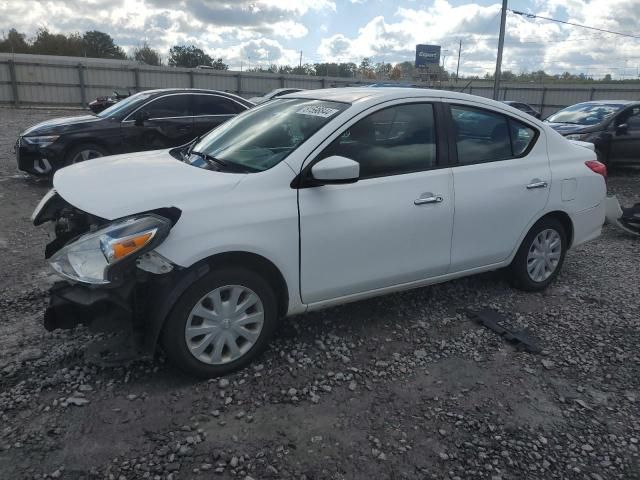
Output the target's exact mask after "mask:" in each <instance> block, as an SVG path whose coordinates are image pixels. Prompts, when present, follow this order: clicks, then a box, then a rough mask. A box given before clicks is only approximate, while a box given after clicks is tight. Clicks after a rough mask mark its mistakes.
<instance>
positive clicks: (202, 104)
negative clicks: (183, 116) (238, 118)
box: [193, 95, 246, 116]
mask: <svg viewBox="0 0 640 480" xmlns="http://www.w3.org/2000/svg"><path fill="white" fill-rule="evenodd" d="M244 110H246V108H244V107H242V106H241V105H239V104H238V103H236V102H234V101H233V100H229V99H228V98H223V97H219V96H217V95H194V96H193V111H194V113H193V114H194V115H196V116H201V115H235V114H237V113H240V112H241V111H244Z"/></svg>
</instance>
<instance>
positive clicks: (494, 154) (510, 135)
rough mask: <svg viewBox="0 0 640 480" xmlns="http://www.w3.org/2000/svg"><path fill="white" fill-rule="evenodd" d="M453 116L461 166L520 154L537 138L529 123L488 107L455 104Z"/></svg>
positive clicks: (515, 156)
mask: <svg viewBox="0 0 640 480" xmlns="http://www.w3.org/2000/svg"><path fill="white" fill-rule="evenodd" d="M451 117H452V119H453V123H454V126H455V135H456V147H457V150H458V163H459V164H461V165H469V164H473V163H483V162H493V161H499V160H508V159H511V158H517V157H520V156H522V155H524V154H525V153H526V151H527V150H528V149H529V148H530V147H531V146H532V145H533V142H534V141H535V138H536V131H535V130H534V129H533V128H531V127H529V126H528V125H526V124H524V123H522V122H519V121H518V120H514V119H513V118H510V117H507V116H506V115H502V114H500V113H497V112H492V111H489V110H483V109H479V108H473V107H466V106H464V107H463V106H458V105H456V106H452V107H451Z"/></svg>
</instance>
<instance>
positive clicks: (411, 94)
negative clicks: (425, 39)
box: [280, 87, 499, 105]
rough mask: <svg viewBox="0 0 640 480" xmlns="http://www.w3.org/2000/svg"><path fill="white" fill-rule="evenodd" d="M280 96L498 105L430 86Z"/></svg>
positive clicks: (345, 88)
mask: <svg viewBox="0 0 640 480" xmlns="http://www.w3.org/2000/svg"><path fill="white" fill-rule="evenodd" d="M280 98H308V99H312V100H327V101H334V102H346V103H355V102H360V101H364V100H368V99H373V98H375V99H377V100H380V101H385V100H394V99H397V98H425V99H428V98H434V99H435V98H445V99H447V100H466V101H470V102H475V103H483V104H486V105H496V103H499V102H495V101H494V100H491V99H489V98H485V97H479V96H477V95H469V94H467V93H459V92H452V91H449V90H435V89H430V88H406V87H388V88H376V87H344V88H325V89H317V90H304V91H302V92H297V93H289V94H287V95H283V96H282V97H280Z"/></svg>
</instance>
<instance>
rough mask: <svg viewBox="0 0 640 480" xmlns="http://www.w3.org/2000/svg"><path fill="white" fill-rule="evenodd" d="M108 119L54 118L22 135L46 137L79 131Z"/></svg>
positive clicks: (82, 116)
mask: <svg viewBox="0 0 640 480" xmlns="http://www.w3.org/2000/svg"><path fill="white" fill-rule="evenodd" d="M105 120H107V119H104V118H100V117H96V116H95V115H81V116H77V117H60V118H52V119H51V120H46V121H44V122H40V123H36V124H35V125H33V126H31V127H29V128H27V129H26V130H25V131H24V132H22V133H21V134H20V135H21V136H24V135H35V134H39V135H45V134H49V133H52V134H58V133H63V132H65V131H67V130H70V129H73V130H75V129H78V128H82V126H84V125H86V124H91V126H93V124H94V123H95V122H103V121H105Z"/></svg>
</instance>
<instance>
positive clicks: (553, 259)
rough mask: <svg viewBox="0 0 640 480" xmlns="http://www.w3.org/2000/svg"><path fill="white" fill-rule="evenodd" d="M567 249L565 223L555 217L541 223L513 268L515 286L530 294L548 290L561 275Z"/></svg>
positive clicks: (511, 277)
mask: <svg viewBox="0 0 640 480" xmlns="http://www.w3.org/2000/svg"><path fill="white" fill-rule="evenodd" d="M567 247H568V244H567V233H566V232H565V229H564V227H563V226H562V223H560V222H559V221H558V220H556V219H555V218H551V217H547V218H542V219H540V220H538V222H536V224H535V225H534V226H533V227H531V230H529V233H527V236H526V237H525V238H524V240H523V241H522V244H521V245H520V248H519V249H518V252H517V253H516V256H515V257H514V259H513V261H512V262H511V265H510V266H509V269H508V270H509V278H510V281H511V284H512V285H513V286H514V287H515V288H518V289H520V290H524V291H526V292H538V291H540V290H544V289H545V288H547V286H548V285H549V284H550V283H551V282H553V281H554V280H555V279H556V277H557V276H558V274H559V273H560V270H561V268H562V264H563V263H564V257H565V255H566V253H567Z"/></svg>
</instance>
